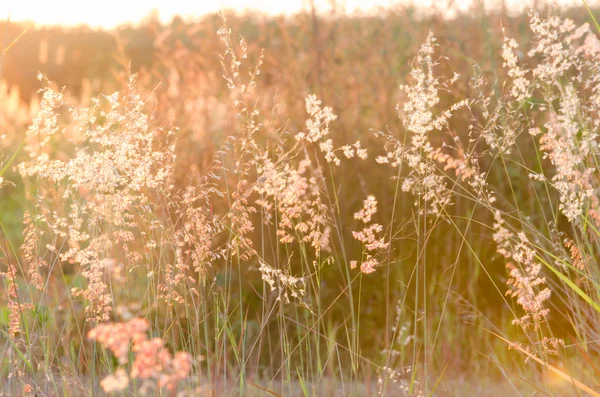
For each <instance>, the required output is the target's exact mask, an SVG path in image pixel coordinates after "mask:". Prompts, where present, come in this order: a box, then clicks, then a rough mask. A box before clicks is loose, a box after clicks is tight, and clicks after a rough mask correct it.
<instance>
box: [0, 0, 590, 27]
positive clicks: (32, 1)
mask: <svg viewBox="0 0 600 397" xmlns="http://www.w3.org/2000/svg"><path fill="white" fill-rule="evenodd" d="M480 1H484V2H485V3H486V4H499V3H501V2H502V0H422V1H417V0H341V1H335V3H336V4H337V7H338V8H341V9H343V10H346V11H348V12H352V11H363V12H364V11H368V10H372V9H375V8H377V7H389V6H392V5H397V4H404V5H411V4H412V5H416V6H419V7H422V8H431V7H437V8H442V9H443V8H447V7H451V8H452V9H454V10H456V9H460V10H466V9H468V7H469V6H470V5H471V4H473V3H478V2H480ZM573 1H577V0H562V1H561V3H572V2H573ZM534 2H536V3H537V4H538V5H540V4H543V3H545V2H547V0H530V1H529V2H528V1H518V0H504V3H505V5H506V6H507V7H508V8H509V9H510V10H515V11H516V9H520V10H522V9H523V8H524V7H526V6H527V5H528V4H532V3H534ZM595 2H597V0H592V1H591V2H590V3H595ZM313 3H314V4H315V5H316V6H317V7H318V8H319V9H321V10H326V9H328V8H330V6H331V4H332V3H334V1H331V0H286V1H274V0H216V1H207V0H200V1H189V0H170V1H165V0H147V1H143V2H141V1H137V0H132V1H122V0H104V1H101V2H91V1H79V0H55V1H45V0H9V1H4V2H2V4H1V5H0V18H1V19H5V18H6V17H7V16H8V15H9V14H10V16H11V20H13V21H31V22H34V23H36V24H40V25H79V24H87V25H90V26H93V27H103V28H112V27H115V26H117V25H120V24H124V23H130V22H134V23H135V22H139V21H140V20H141V19H142V18H143V17H144V16H146V15H148V14H150V13H151V12H156V13H158V15H159V17H160V19H161V20H163V21H168V20H171V19H172V18H173V16H175V15H181V16H198V15H202V14H206V13H212V12H218V11H219V10H224V9H233V10H247V9H250V10H258V11H262V12H266V13H269V14H282V13H283V14H286V13H293V12H297V11H299V10H302V9H306V8H308V7H310V6H311V4H313Z"/></svg>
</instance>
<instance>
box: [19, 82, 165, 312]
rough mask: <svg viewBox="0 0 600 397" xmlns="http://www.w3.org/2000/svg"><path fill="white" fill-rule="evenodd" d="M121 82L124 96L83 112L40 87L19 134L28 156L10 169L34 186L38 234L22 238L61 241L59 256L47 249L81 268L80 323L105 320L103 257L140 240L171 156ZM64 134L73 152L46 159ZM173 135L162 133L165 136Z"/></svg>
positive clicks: (132, 258) (28, 247)
mask: <svg viewBox="0 0 600 397" xmlns="http://www.w3.org/2000/svg"><path fill="white" fill-rule="evenodd" d="M129 84H130V85H129V89H128V91H129V92H128V94H127V95H126V96H121V95H120V94H118V93H115V94H113V95H110V96H105V97H102V98H95V99H94V100H93V101H92V102H93V106H92V107H91V108H88V109H77V108H74V107H71V106H69V105H68V104H67V103H65V102H64V100H63V96H62V94H61V93H60V92H57V91H55V90H53V89H52V88H51V87H50V85H49V83H48V86H47V88H45V89H44V91H43V100H42V110H41V112H40V114H39V115H38V117H37V118H36V119H35V120H34V122H33V124H32V125H31V127H30V128H29V130H28V132H27V136H28V139H29V143H30V145H29V147H28V151H29V153H30V159H29V160H28V161H26V162H23V163H21V164H19V166H18V168H19V171H20V173H21V175H23V176H26V177H35V178H36V180H37V182H38V183H39V184H40V185H41V188H40V190H39V191H38V202H39V203H40V204H39V214H38V215H37V216H36V217H35V219H34V223H31V222H30V225H33V224H35V225H36V226H35V227H36V228H38V230H39V232H37V233H36V232H34V231H33V230H30V231H29V232H28V236H29V237H30V238H31V237H33V236H34V235H35V234H38V235H39V234H41V233H48V234H49V235H50V236H52V238H53V239H54V241H55V243H56V242H59V241H68V244H69V249H68V250H67V251H65V252H58V251H57V250H56V248H52V250H51V251H53V252H54V255H55V256H56V257H57V258H58V259H59V260H60V261H61V262H68V261H74V263H76V264H77V265H78V266H81V268H82V274H83V275H84V276H85V278H86V279H87V286H86V287H85V288H83V289H79V288H74V289H73V294H74V295H80V296H82V297H84V298H85V299H86V300H87V301H88V307H87V308H86V312H87V315H88V318H89V319H93V320H96V321H107V320H108V319H109V313H110V311H111V303H112V298H111V295H110V293H109V292H108V290H107V285H106V283H105V281H104V273H105V263H106V262H105V260H106V259H108V258H111V252H114V253H116V252H118V250H119V249H120V248H121V247H128V246H130V245H132V244H135V240H136V234H137V237H138V238H139V237H140V236H141V232H140V228H139V226H138V225H139V221H140V219H144V218H151V217H152V210H151V208H152V205H153V202H154V199H155V195H156V194H158V193H159V192H163V193H164V192H166V191H168V190H169V189H170V187H169V177H170V175H171V173H172V163H173V161H174V157H175V155H174V145H173V144H170V145H167V146H165V147H164V148H158V149H157V147H159V146H158V145H159V143H158V142H157V140H156V130H155V128H154V127H153V126H152V124H151V118H150V117H149V116H148V115H147V114H146V113H145V112H144V102H143V101H142V100H141V98H140V97H139V95H138V94H137V93H136V91H135V79H134V77H132V78H131V80H130V83H129ZM65 109H66V110H67V111H68V113H69V114H71V115H72V118H73V123H74V127H73V128H72V130H71V131H67V129H66V128H65V127H64V126H62V125H61V123H60V118H61V117H62V116H63V113H61V111H62V110H65ZM69 134H72V135H71V136H70V139H72V144H73V146H74V148H73V150H72V151H65V153H64V156H63V158H59V157H57V158H52V157H51V154H52V153H51V149H52V146H53V143H52V139H59V138H62V136H64V137H65V138H66V139H69ZM173 134H174V132H172V131H170V132H167V133H166V136H167V137H168V139H172V138H173ZM55 192H59V194H60V196H59V197H60V199H61V200H63V202H65V203H66V205H65V209H64V211H65V212H64V213H61V212H58V211H55V210H51V209H50V208H49V207H46V206H48V205H51V204H52V200H53V198H54V197H56V193H55ZM136 230H137V233H135V231H136ZM32 246H33V244H32V243H31V242H30V243H27V244H26V246H25V249H26V251H27V252H26V253H27V255H28V257H29V260H30V261H33V263H31V265H33V267H35V266H37V265H39V264H40V263H43V262H42V261H40V260H38V259H37V258H38V257H37V256H36V255H35V254H33V253H32V252H31V248H32ZM48 247H50V246H48ZM124 249H125V250H127V252H130V251H135V250H130V249H129V248H124ZM40 256H41V255H40ZM127 259H129V260H130V263H128V265H129V266H136V265H137V264H138V263H137V262H139V258H137V257H135V256H134V255H133V254H132V255H131V256H129V255H128V258H127ZM36 278H38V279H39V277H37V276H36ZM37 284H38V287H39V284H40V283H39V281H38V282H37Z"/></svg>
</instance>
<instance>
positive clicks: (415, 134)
mask: <svg viewBox="0 0 600 397" xmlns="http://www.w3.org/2000/svg"><path fill="white" fill-rule="evenodd" d="M436 46H437V44H436V39H435V37H434V36H433V33H429V35H428V36H427V39H426V40H425V42H424V43H423V44H422V45H421V47H420V48H419V51H418V53H417V56H416V57H415V59H413V61H412V63H411V72H410V77H411V81H410V84H408V85H402V86H400V89H401V91H402V92H403V93H404V94H405V97H406V99H405V100H404V101H403V103H398V105H397V107H396V108H397V110H398V113H399V115H400V118H401V120H402V122H403V124H404V127H405V128H406V130H407V131H408V133H410V144H409V145H405V144H403V143H402V142H401V141H400V140H399V139H397V138H396V137H394V136H392V135H388V136H387V137H386V138H387V142H386V148H387V152H386V154H385V155H384V156H379V157H378V158H377V162H378V163H380V164H384V163H385V164H390V165H391V166H392V167H395V168H396V167H400V166H401V164H403V163H406V164H407V165H408V167H409V169H410V172H409V174H408V176H407V177H406V178H404V180H403V183H402V190H403V191H405V192H408V191H410V192H412V193H413V194H414V195H416V196H419V197H421V198H422V199H423V200H424V201H425V202H426V203H427V206H428V208H426V209H424V210H425V211H427V212H430V213H432V214H434V215H440V214H441V211H442V209H443V208H444V207H446V206H448V205H449V204H450V202H451V191H450V190H449V189H448V187H447V185H446V180H445V178H444V176H443V175H440V174H439V173H438V172H437V169H436V164H435V161H434V160H433V159H432V158H431V157H432V155H433V153H434V150H435V149H434V147H433V146H432V144H431V141H430V139H429V137H428V135H429V134H430V133H432V132H433V131H435V130H442V129H444V128H445V127H447V126H448V121H449V119H450V118H451V117H452V114H453V112H455V111H456V110H458V109H460V108H461V107H464V106H466V105H467V104H468V101H467V100H463V101H459V102H457V103H455V104H453V105H452V106H451V107H450V108H448V109H445V110H444V111H442V112H440V113H439V114H437V115H434V107H435V106H436V105H437V104H438V103H439V102H440V98H439V95H438V94H439V91H440V90H441V89H445V88H446V87H447V86H448V85H449V84H450V85H451V84H452V83H454V82H455V81H456V79H457V78H458V75H457V74H455V75H454V76H453V77H452V78H451V79H450V80H449V81H448V82H440V81H439V80H438V78H437V77H435V75H434V69H435V66H436V65H437V61H436V60H434V58H433V56H434V53H435V47H436ZM415 205H417V203H415Z"/></svg>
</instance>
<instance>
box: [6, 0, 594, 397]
mask: <svg viewBox="0 0 600 397" xmlns="http://www.w3.org/2000/svg"><path fill="white" fill-rule="evenodd" d="M315 21H316V22H318V20H315ZM528 26H529V29H530V30H531V38H532V39H531V42H530V43H529V44H528V45H526V46H522V45H520V44H519V43H518V41H517V40H516V39H515V38H512V37H510V36H509V33H508V30H503V32H504V37H503V38H502V40H501V44H500V48H499V49H498V50H499V51H498V52H499V53H498V54H497V56H498V57H499V59H500V60H501V62H500V64H499V65H498V70H497V71H493V72H496V73H494V74H491V73H489V72H485V71H483V70H482V68H481V66H478V65H477V64H476V63H472V65H471V68H470V69H468V70H466V71H465V70H460V72H461V74H459V73H457V72H458V71H459V70H456V71H455V70H453V69H452V63H451V62H452V61H451V57H452V54H447V53H445V51H446V50H447V48H446V47H445V46H443V45H439V43H440V41H439V39H438V38H437V37H436V35H435V34H434V33H429V34H428V35H427V36H425V37H424V41H423V43H422V44H421V45H420V47H419V49H418V50H417V51H416V53H415V54H414V57H413V59H412V60H411V61H410V62H409V63H408V68H409V69H408V72H407V74H406V77H405V78H404V79H403V84H401V85H399V86H398V87H397V90H395V91H394V96H395V97H396V98H397V104H396V106H395V108H396V116H395V117H396V121H395V124H390V125H387V126H386V125H383V124H374V125H372V126H371V128H372V130H371V131H360V133H356V134H354V133H349V131H348V126H349V125H351V124H348V121H347V120H342V117H338V115H336V110H335V107H332V106H333V105H331V106H330V105H329V104H328V102H327V100H326V99H325V98H324V97H327V95H321V93H319V92H317V93H312V92H308V93H306V95H304V94H303V93H302V92H300V91H302V90H299V92H296V93H295V96H296V100H297V102H300V103H301V104H302V112H301V113H302V118H303V122H302V123H297V122H296V121H295V120H296V118H297V117H298V114H297V113H295V112H292V111H291V109H293V108H295V107H296V104H294V103H286V102H284V101H281V100H280V99H278V97H277V95H275V93H274V92H271V91H269V90H266V92H265V91H261V89H262V88H261V82H263V80H261V76H263V73H261V71H262V68H263V67H264V66H265V63H266V62H272V59H270V57H271V56H272V55H270V54H268V51H262V52H261V51H257V52H255V53H253V52H252V51H251V49H250V46H249V44H248V43H247V42H246V41H245V40H244V39H243V38H242V37H239V38H237V37H235V36H234V35H233V34H232V31H231V28H230V27H229V25H228V22H227V20H225V19H224V18H223V21H222V25H221V27H220V28H219V29H218V30H217V37H218V38H219V39H220V42H221V51H220V54H221V55H220V58H217V59H219V73H220V74H221V75H222V81H223V82H224V83H225V85H226V90H227V94H226V95H223V96H221V97H217V96H215V95H214V94H212V95H210V94H207V95H202V94H203V92H205V91H206V90H207V88H204V91H199V92H194V91H192V90H188V89H187V88H186V86H185V84H182V83H181V81H182V80H184V81H195V83H193V84H198V81H201V82H207V81H210V80H209V79H208V78H206V76H204V74H203V73H204V72H203V71H202V67H201V66H198V65H196V66H198V69H195V68H184V69H183V70H180V69H178V67H180V65H177V59H178V58H177V57H178V56H179V57H181V58H182V59H187V61H189V62H190V63H192V64H193V62H194V61H195V59H193V58H192V56H191V55H190V54H187V53H185V50H181V51H182V53H181V54H167V52H168V51H169V48H163V49H162V50H163V51H165V54H164V59H163V60H162V63H161V65H160V67H164V68H166V69H167V70H168V71H169V76H170V77H169V79H168V81H167V83H166V86H165V87H162V88H160V87H152V86H150V87H152V88H151V89H150V90H148V86H147V85H146V84H147V82H148V81H152V78H151V77H152V73H147V72H144V71H141V72H140V74H139V75H135V74H132V73H129V76H128V79H127V81H126V82H125V83H124V85H123V87H122V89H121V90H120V91H119V92H116V93H114V94H110V95H108V94H101V95H98V96H92V97H91V98H86V100H85V104H82V103H78V101H77V100H76V99H73V98H71V97H69V95H68V92H67V90H66V89H59V88H57V87H56V86H55V85H54V84H53V83H52V81H51V80H49V79H48V78H46V77H44V76H43V75H40V76H39V80H40V81H41V82H42V84H43V87H44V88H43V89H42V91H41V92H40V95H41V100H40V104H39V106H40V110H39V112H38V113H37V115H36V116H35V117H34V118H33V119H32V121H31V122H30V123H29V126H28V128H27V133H26V136H25V140H24V142H23V144H22V153H20V152H16V153H15V154H14V155H13V154H11V153H10V152H8V151H7V150H9V149H10V148H11V147H13V146H14V145H12V146H11V145H9V144H8V143H6V142H7V139H9V138H5V141H4V142H5V156H4V159H5V166H3V168H2V170H3V171H2V173H4V172H6V171H7V170H9V169H10V168H11V167H14V169H15V170H16V171H17V173H18V174H14V175H13V178H11V180H8V178H7V179H6V181H5V180H4V179H3V180H2V181H3V186H2V189H13V191H15V190H14V189H15V187H16V186H19V188H20V189H23V192H24V194H23V197H24V200H23V202H22V203H21V205H22V207H21V208H22V209H23V211H24V214H25V215H24V217H23V218H24V219H23V226H22V227H21V228H20V230H22V232H23V233H22V235H23V237H22V243H21V241H19V239H15V238H14V235H13V234H11V233H9V231H8V230H7V228H6V227H4V225H2V231H3V240H2V245H1V247H2V255H3V256H2V260H3V263H2V265H3V267H2V273H1V274H0V276H1V277H2V280H3V283H4V284H3V285H4V286H5V290H6V294H4V296H3V297H2V299H3V300H2V305H3V306H2V310H3V311H2V313H0V314H2V315H3V316H5V319H4V320H2V321H3V322H2V323H1V327H0V335H2V339H0V340H2V350H1V351H0V357H1V361H0V364H1V365H0V373H1V374H2V377H1V378H0V393H4V394H6V395H104V394H108V395H177V396H184V395H190V396H191V395H286V396H288V395H289V396H292V395H305V396H307V395H367V394H372V395H380V396H383V395H410V396H429V395H461V393H465V392H467V393H468V391H465V390H466V389H465V386H464V384H465V383H466V384H473V385H478V386H481V385H482V384H483V383H486V384H490V383H492V384H504V385H505V387H506V389H498V391H496V390H495V389H494V388H490V390H488V392H490V393H492V394H491V395H493V393H496V395H497V394H507V393H508V394H511V395H512V394H514V395H531V394H532V393H533V392H534V391H535V393H539V394H544V395H557V396H558V395H591V396H598V395H600V389H599V385H598V384H597V381H596V379H598V378H600V364H598V363H599V362H600V361H599V356H600V351H599V347H598V346H599V345H598V343H597V341H598V340H599V339H600V331H599V328H598V324H600V317H599V315H600V288H599V287H598V286H599V283H600V273H599V272H598V266H597V262H598V251H599V249H600V240H599V238H600V231H599V230H600V207H599V206H600V200H599V199H600V192H599V188H600V184H599V183H600V181H599V180H598V164H597V162H598V158H599V155H600V148H599V144H598V134H597V130H598V127H599V126H600V117H599V116H600V77H599V76H600V74H599V72H600V70H599V69H598V68H599V66H598V65H599V63H598V60H599V59H600V41H599V40H598V33H600V32H599V31H598V30H595V28H592V27H590V25H589V24H582V25H577V24H575V23H574V22H573V21H572V20H570V19H566V18H562V17H560V16H558V15H555V14H550V15H548V16H546V17H542V16H540V14H538V13H537V12H536V11H535V10H532V11H530V13H529V15H528ZM319 54H320V55H319ZM317 55H318V56H316V57H315V59H317V60H318V59H319V56H322V55H324V54H322V53H319V51H318V49H317ZM204 56H208V55H206V54H205V55H204ZM217 56H218V54H215V57H217ZM495 56H496V55H495ZM186 57H189V58H186ZM320 62H321V61H319V62H317V64H316V66H315V69H314V70H316V73H317V74H319V73H322V72H324V71H323V70H322V69H321V66H322V65H321V63H320ZM323 63H324V61H323ZM446 71H447V72H448V73H446ZM186 73H188V74H186ZM324 74H325V73H323V75H321V76H320V79H323V81H324V80H325V79H326V77H325V76H324ZM494 75H495V78H494V79H490V77H491V76H494ZM202 76H204V77H202ZM348 77H349V78H350V77H352V76H348ZM387 84H389V86H390V87H391V86H392V85H395V84H396V82H394V81H390V82H387ZM201 85H202V84H199V85H198V87H200V86H201ZM325 86H326V83H323V85H321V86H319V87H320V88H321V89H322V88H323V87H325ZM194 87H196V86H195V85H194ZM292 88H293V87H282V89H283V90H292V92H294V91H293V89H292ZM296 88H297V87H296ZM199 89H200V88H199ZM146 90H148V91H149V92H146ZM317 91H319V90H317ZM286 95H287V96H289V95H290V94H289V93H286ZM348 100H349V101H350V100H351V98H348ZM341 106H343V105H340V106H338V107H341ZM371 111H376V109H375V110H373V109H372V110H371ZM342 113H343V111H342ZM344 114H346V113H344ZM202 117H205V118H206V119H202V120H200V119H199V118H202ZM349 117H350V116H349ZM213 118H214V120H213ZM221 118H222V119H223V120H221ZM207 120H209V121H210V122H207ZM369 121H370V119H369ZM179 123H180V124H179ZM211 123H212V124H217V126H214V125H212V126H210V125H209V124H211ZM178 124H179V125H178ZM338 124H340V125H342V126H344V127H343V128H342V127H339V126H338ZM361 125H362V124H361ZM209 127H210V128H214V129H215V131H212V132H211V130H210V128H209ZM216 131H218V132H216ZM211 134H212V135H211ZM195 145H196V146H195ZM197 145H200V147H202V149H201V150H198V146H197ZM195 156H196V157H195ZM2 176H3V175H2ZM9 184H13V185H11V186H9ZM17 242H19V243H17ZM498 265H500V266H498ZM465 375H467V376H465ZM457 379H461V380H462V381H461V383H459V384H458V385H457V384H456V383H457V382H456V380H457ZM461 390H462V391H461ZM500 390H502V391H500ZM471 392H472V393H478V395H483V394H482V393H483V391H482V390H481V387H479V388H478V387H475V386H473V387H472V391H471Z"/></svg>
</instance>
